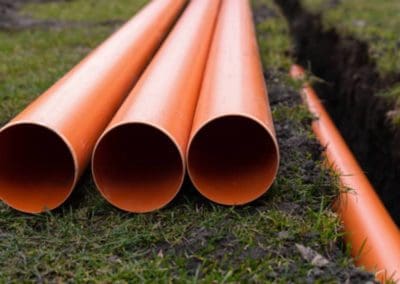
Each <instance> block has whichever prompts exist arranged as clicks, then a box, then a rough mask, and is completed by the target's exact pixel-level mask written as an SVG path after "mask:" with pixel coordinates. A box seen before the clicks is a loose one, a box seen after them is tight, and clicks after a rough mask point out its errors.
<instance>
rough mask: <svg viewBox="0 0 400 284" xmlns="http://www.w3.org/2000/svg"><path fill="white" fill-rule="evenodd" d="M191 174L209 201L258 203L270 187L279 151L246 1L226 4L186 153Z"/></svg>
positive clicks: (209, 60) (212, 49)
mask: <svg viewBox="0 0 400 284" xmlns="http://www.w3.org/2000/svg"><path fill="white" fill-rule="evenodd" d="M187 161H188V172H189V175H190V178H191V179H192V181H193V183H194V185H195V186H196V188H197V189H198V190H199V192H200V193H201V194H203V195H204V196H205V197H207V198H208V199H210V200H212V201H214V202H217V203H220V204H225V205H239V204H245V203H248V202H250V201H253V200H255V199H256V198H258V197H259V196H261V195H262V194H263V193H265V192H266V191H267V190H268V188H269V187H270V186H271V184H272V182H273V180H274V178H275V176H276V172H277V169H278V164H279V150H278V144H277V141H276V138H275V131H274V126H273V122H272V117H271V111H270V109H269V102H268V96H267V89H266V86H265V81H264V76H263V71H262V67H261V61H260V57H259V53H258V47H257V41H256V37H255V31H254V26H253V21H252V14H251V9H250V4H249V2H248V1H247V0H225V1H223V4H222V7H221V12H220V16H219V20H218V24H217V27H216V31H215V35H214V38H213V43H212V47H211V51H210V56H209V59H208V63H207V68H206V72H205V78H204V81H203V85H202V90H201V95H200V98H199V102H198V106H197V109H196V114H195V118H194V122H193V128H192V133H191V136H190V142H189V147H188V151H187Z"/></svg>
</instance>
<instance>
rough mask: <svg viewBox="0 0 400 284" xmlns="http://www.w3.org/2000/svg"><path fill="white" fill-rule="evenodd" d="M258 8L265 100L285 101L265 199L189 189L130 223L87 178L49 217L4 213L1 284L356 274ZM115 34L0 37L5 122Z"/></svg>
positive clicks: (270, 26)
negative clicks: (231, 199) (233, 198)
mask: <svg viewBox="0 0 400 284" xmlns="http://www.w3.org/2000/svg"><path fill="white" fill-rule="evenodd" d="M94 3H98V4H96V5H94ZM143 3H144V1H135V0H130V1H127V0H126V1H118V4H117V1H105V0H104V1H83V0H77V1H71V2H69V1H66V2H64V1H63V2H51V3H45V4H28V5H26V6H24V7H23V8H22V9H23V10H22V11H23V13H28V14H30V15H33V16H34V17H37V18H41V19H62V20H68V21H83V20H85V21H86V20H90V21H93V22H101V21H107V20H110V19H116V18H118V19H121V20H122V19H126V18H128V17H129V16H130V15H131V14H132V13H133V12H134V10H135V9H138V8H139V7H141V6H142V5H143ZM254 4H255V5H256V9H258V8H261V6H262V5H264V7H268V9H270V10H271V11H275V15H274V16H273V17H266V18H265V19H263V20H260V21H259V23H258V26H257V31H258V35H259V42H260V46H261V52H262V55H263V64H264V66H265V69H266V71H267V73H268V74H270V75H269V81H268V84H269V87H270V95H271V97H280V96H283V97H285V96H286V97H288V98H289V99H288V102H287V103H273V104H272V105H273V107H272V109H273V116H274V121H275V125H276V127H277V134H278V138H279V141H280V145H281V153H282V165H281V169H280V172H279V175H278V178H277V180H276V182H275V184H274V185H273V187H272V188H271V189H270V191H269V192H268V194H267V195H265V196H263V197H262V198H260V199H259V200H258V201H256V202H254V203H252V204H250V205H248V206H243V207H224V206H218V205H214V204H212V203H210V202H208V201H206V200H204V199H203V198H202V197H201V196H199V194H197V193H196V191H195V190H194V189H193V187H192V186H191V185H190V183H189V182H187V183H186V185H185V186H184V188H183V190H182V193H181V194H180V195H179V196H178V197H177V199H176V200H175V201H174V202H173V204H171V205H170V206H168V207H167V208H165V209H163V210H160V211H158V212H154V213H150V214H127V213H124V212H121V211H119V210H117V209H115V208H113V207H112V206H111V205H109V204H107V203H106V202H105V201H104V200H103V199H102V198H101V197H100V195H99V194H98V193H97V191H96V189H95V187H94V185H93V182H92V180H91V177H90V175H89V174H88V173H87V174H86V175H85V176H84V177H83V178H82V182H81V183H80V184H79V186H78V187H77V189H76V190H75V192H74V194H73V196H72V197H71V198H70V200H69V201H68V202H67V203H66V204H64V205H63V206H62V207H61V208H59V209H57V210H55V211H53V212H49V213H46V214H41V215H26V214H22V213H19V212H16V211H14V210H12V209H10V208H8V207H7V206H6V205H5V204H0V266H1V269H0V282H1V283H8V282H10V283H13V282H14V283H20V282H78V283H80V282H102V283H103V282H104V283H111V282H119V283H125V282H139V281H140V282H145V283H153V282H162V283H164V282H182V283H197V282H202V283H210V282H221V283H225V282H236V283H237V282H260V283H265V282H278V283H287V282H299V281H300V282H304V281H307V280H308V281H315V282H317V283H336V282H337V281H338V279H346V277H348V276H346V275H347V274H349V271H353V270H354V268H353V266H352V261H351V259H350V257H349V256H348V255H347V254H346V253H344V252H342V251H341V250H340V248H339V247H338V246H339V245H340V243H341V238H342V233H341V231H340V224H339V221H338V218H337V216H336V215H335V214H334V213H333V212H332V210H331V208H330V205H331V203H332V201H333V199H334V198H335V196H336V195H337V191H338V187H337V183H336V180H335V179H332V178H331V177H330V175H329V173H328V171H327V170H325V169H323V167H322V163H321V161H320V160H319V153H320V151H321V149H320V147H319V146H318V143H317V142H316V141H315V139H314V137H313V135H312V133H311V130H310V127H309V125H310V121H311V117H310V114H309V113H308V112H307V111H306V110H305V108H304V107H303V106H301V105H300V104H299V102H298V100H297V98H298V94H297V93H296V91H295V89H294V88H293V87H292V83H291V81H290V79H289V78H288V76H287V75H286V74H287V69H288V66H289V65H290V62H291V59H290V57H289V55H288V51H290V48H291V47H290V40H289V35H288V28H287V26H286V23H285V21H284V19H283V17H282V16H281V15H280V14H279V12H278V10H277V9H276V7H275V6H274V5H273V4H272V1H270V0H262V2H261V0H259V1H258V0H257V1H254ZM257 5H260V6H257ZM128 11H129V12H128ZM112 31H113V27H110V26H104V25H91V26H90V28H82V27H79V28H77V27H71V28H62V29H26V30H21V31H13V32H10V31H0V50H1V53H0V76H1V77H0V81H1V85H0V113H1V117H0V119H1V122H2V123H5V122H6V121H8V120H9V119H10V118H12V116H14V115H15V114H16V113H18V112H19V111H20V110H21V109H23V108H24V107H25V106H26V105H27V104H28V103H29V102H30V101H32V100H33V99H34V98H35V97H36V96H37V95H39V94H40V93H42V92H43V91H45V90H46V89H47V88H48V87H49V86H51V85H52V84H53V83H54V82H55V81H56V80H57V79H58V78H59V77H60V76H61V75H62V74H64V73H65V72H66V71H67V70H69V69H70V68H71V67H72V66H73V65H75V64H76V63H77V62H78V61H79V60H80V59H81V58H83V57H84V56H85V55H86V54H87V53H88V52H89V51H90V50H91V49H92V48H93V47H95V46H96V45H97V44H99V43H100V42H101V41H102V40H103V39H104V38H106V36H107V35H108V34H110V33H111V32H112ZM296 243H298V244H302V245H304V246H307V247H311V248H312V249H314V250H316V251H317V252H319V253H320V254H322V255H324V256H325V257H327V258H328V259H329V261H330V264H329V266H328V267H326V268H317V267H315V266H313V265H312V264H311V263H310V262H309V261H306V260H304V259H303V258H302V256H301V254H300V253H299V252H298V251H297V250H296V246H295V245H296ZM346 273H347V274H346ZM349 275H350V274H349ZM369 277H370V276H369ZM367 278H368V277H367Z"/></svg>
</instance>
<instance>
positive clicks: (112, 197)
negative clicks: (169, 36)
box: [92, 123, 184, 213]
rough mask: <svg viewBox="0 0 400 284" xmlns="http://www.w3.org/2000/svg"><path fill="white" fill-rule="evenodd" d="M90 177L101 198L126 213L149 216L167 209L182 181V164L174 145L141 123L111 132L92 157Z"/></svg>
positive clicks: (124, 125) (119, 127)
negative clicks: (150, 212) (92, 177)
mask: <svg viewBox="0 0 400 284" xmlns="http://www.w3.org/2000/svg"><path fill="white" fill-rule="evenodd" d="M92 166H93V175H94V179H95V181H96V184H97V187H98V189H99V190H100V192H101V194H102V195H103V196H104V197H105V198H106V199H107V200H108V201H109V202H110V203H111V204H113V205H114V206H116V207H118V208H120V209H123V210H126V211H129V212H138V213H139V212H149V211H153V210H156V209H159V208H161V207H163V206H165V205H167V204H168V203H169V202H170V201H171V200H172V199H173V198H174V197H175V195H176V194H177V193H178V191H179V189H180V187H181V185H182V182H183V178H184V162H183V159H182V155H181V153H180V151H179V149H178V147H177V145H176V144H175V143H174V141H173V140H172V139H171V138H170V137H169V136H168V135H167V134H165V133H164V132H162V131H161V130H160V129H157V128H156V127H154V126H151V125H147V124H142V123H129V124H123V125H120V126H117V127H115V128H114V129H112V130H110V131H109V132H107V134H105V135H104V136H103V138H102V139H101V140H100V142H99V143H98V145H97V147H96V150H95V152H94V155H93V165H92Z"/></svg>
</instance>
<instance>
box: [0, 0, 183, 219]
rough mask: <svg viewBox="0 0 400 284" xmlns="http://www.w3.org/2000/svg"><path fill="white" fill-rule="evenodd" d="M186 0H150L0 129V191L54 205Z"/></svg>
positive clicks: (31, 207)
mask: <svg viewBox="0 0 400 284" xmlns="http://www.w3.org/2000/svg"><path fill="white" fill-rule="evenodd" d="M186 2H187V0H157V1H152V2H150V4H148V5H147V6H146V7H145V8H144V9H143V10H142V11H141V12H140V13H139V14H138V15H137V16H136V17H134V18H133V19H132V20H130V21H129V22H127V23H126V24H125V25H124V26H123V27H122V28H121V29H120V30H119V31H117V32H116V33H114V34H113V35H112V36H111V37H110V38H109V39H108V40H106V41H105V42H104V43H103V44H102V45H100V46H99V47H98V48H97V49H96V50H94V51H93V52H92V53H91V54H90V55H89V56H87V57H86V58H85V59H84V60H83V61H82V62H81V63H79V64H78V65H77V66H76V67H75V68H73V69H72V70H71V71H70V72H68V73H67V74H66V75H65V76H64V77H63V78H61V79H60V80H59V81H58V82H57V83H56V84H55V85H53V86H52V87H51V88H50V89H49V90H47V91H46V92H45V93H44V94H43V95H41V96H40V97H39V98H38V99H36V100H35V101H34V102H33V103H32V104H30V105H29V106H28V107H27V108H26V109H25V110H24V111H22V112H21V113H20V114H19V115H18V116H17V117H15V118H14V119H13V120H12V121H11V122H10V123H8V124H7V125H6V126H4V127H3V128H2V129H1V131H0V196H1V198H2V200H3V201H4V202H5V203H6V204H8V205H9V206H11V207H13V208H15V209H18V210H20V211H23V212H27V213H39V212H43V211H45V210H51V209H54V208H56V207H58V206H59V205H61V204H62V203H63V202H64V201H65V200H66V199H67V198H68V196H69V195H70V194H71V192H72V190H73V188H74V187H75V185H76V183H77V181H78V178H79V177H80V175H81V174H82V172H83V171H84V169H85V168H86V166H87V164H88V162H89V161H90V156H91V152H92V150H93V146H94V144H95V143H96V140H97V139H98V137H99V136H100V134H101V133H102V132H103V130H104V128H105V127H106V126H107V124H108V123H109V121H110V119H111V118H112V116H113V115H114V113H115V112H116V110H117V109H118V107H119V106H120V105H121V103H122V102H123V100H124V98H125V97H126V95H127V94H128V92H129V91H130V89H131V88H132V86H133V84H134V83H135V82H136V81H137V79H138V78H139V76H140V74H141V73H142V71H143V69H144V68H145V67H146V65H147V64H148V62H149V60H150V59H151V58H152V56H153V54H154V52H155V51H156V50H157V48H158V47H159V45H160V44H161V42H162V40H163V39H164V37H165V36H166V35H167V33H168V32H169V30H170V29H171V27H172V25H173V24H174V22H175V21H176V19H177V18H178V16H179V14H180V12H181V11H182V9H183V8H184V6H185V4H186Z"/></svg>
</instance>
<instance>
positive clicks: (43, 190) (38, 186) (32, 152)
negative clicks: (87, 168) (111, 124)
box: [0, 124, 75, 213]
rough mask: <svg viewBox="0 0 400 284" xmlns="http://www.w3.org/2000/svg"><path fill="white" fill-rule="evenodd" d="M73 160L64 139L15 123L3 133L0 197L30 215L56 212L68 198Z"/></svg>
mask: <svg viewBox="0 0 400 284" xmlns="http://www.w3.org/2000/svg"><path fill="white" fill-rule="evenodd" d="M74 180H75V166H74V158H73V156H72V153H71V151H70V149H69V147H68V145H67V144H66V143H65V142H64V140H63V139H62V138H61V137H60V136H58V135H57V134H56V133H55V132H53V131H52V130H50V129H48V128H46V127H43V126H40V125H35V124H16V125H13V126H10V127H8V128H6V129H4V130H3V131H1V132H0V196H1V197H2V199H3V200H4V201H5V202H6V203H7V204H8V205H10V206H11V207H13V208H16V209H18V210H20V211H24V212H29V213H38V212H42V211H44V210H50V209H54V208H56V207H57V206H59V205H60V204H61V203H62V202H64V201H65V199H66V198H67V197H68V196H69V194H70V192H71V191H72V187H73V184H74Z"/></svg>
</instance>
